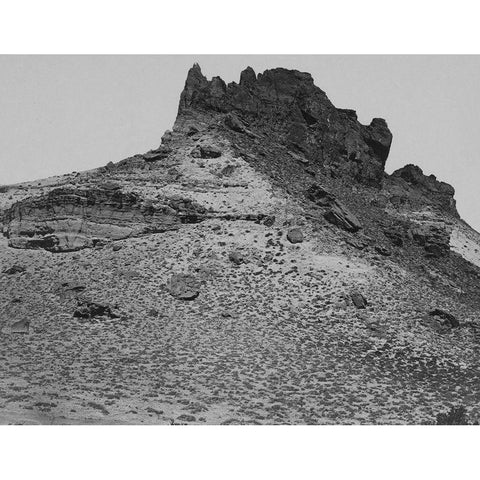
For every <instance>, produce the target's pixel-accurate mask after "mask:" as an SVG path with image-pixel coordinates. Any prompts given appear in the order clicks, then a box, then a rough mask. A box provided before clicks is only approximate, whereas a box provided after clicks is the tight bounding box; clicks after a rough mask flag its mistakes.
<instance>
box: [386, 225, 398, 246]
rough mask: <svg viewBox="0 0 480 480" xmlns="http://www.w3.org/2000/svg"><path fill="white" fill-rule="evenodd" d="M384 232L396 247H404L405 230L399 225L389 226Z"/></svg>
mask: <svg viewBox="0 0 480 480" xmlns="http://www.w3.org/2000/svg"><path fill="white" fill-rule="evenodd" d="M383 233H384V234H385V236H386V237H387V238H389V239H390V241H391V242H392V243H393V244H394V245H395V246H396V247H403V232H402V231H401V230H400V229H399V228H397V227H388V228H386V229H384V230H383Z"/></svg>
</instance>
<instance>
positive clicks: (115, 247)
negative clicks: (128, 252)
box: [112, 244, 122, 252]
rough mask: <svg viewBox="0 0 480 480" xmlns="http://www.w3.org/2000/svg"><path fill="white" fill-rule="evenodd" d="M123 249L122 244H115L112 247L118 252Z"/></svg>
mask: <svg viewBox="0 0 480 480" xmlns="http://www.w3.org/2000/svg"><path fill="white" fill-rule="evenodd" d="M121 249H122V246H121V245H118V244H115V245H114V246H113V247H112V250H113V251H114V252H118V251H119V250H121Z"/></svg>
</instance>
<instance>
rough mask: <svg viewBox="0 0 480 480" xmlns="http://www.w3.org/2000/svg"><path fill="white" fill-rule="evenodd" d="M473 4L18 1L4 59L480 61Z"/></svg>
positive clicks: (0, 43) (9, 17)
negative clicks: (367, 56) (473, 56)
mask: <svg viewBox="0 0 480 480" xmlns="http://www.w3.org/2000/svg"><path fill="white" fill-rule="evenodd" d="M477 4H478V2H475V1H469V0H456V1H455V2H452V1H445V0H437V1H426V0H402V1H401V2H400V1H398V2H394V1H390V2H388V1H386V0H361V1H360V0H330V1H321V0H316V1H313V0H295V1H294V2H293V1H291V0H289V1H286V0H276V1H272V0H263V1H262V0H241V1H237V2H227V1H226V0H202V1H199V0H196V1H195V0H181V1H178V0H170V1H168V2H167V1H158V0H156V1H153V0H136V1H125V0H115V1H111V0H82V1H81V2H66V1H65V0H42V1H34V0H29V1H26V0H16V1H15V2H9V3H8V4H7V2H2V4H1V10H0V53H67V54H73V53H123V54H128V53H129V54H140V53H143V54H146V53H149V54H154V53H175V54H178V53H200V52H204V53H214V54H220V53H222V54H233V53H242V54H247V53H252V54H256V53H261V54H267V53H268V54H276V53H278V54H300V53H301V54H319V53H330V54H332V53H337V54H340V53H350V54H351V53H387V54H392V53H444V54H446V53H455V54H458V53H479V39H478V18H479V15H478V6H477Z"/></svg>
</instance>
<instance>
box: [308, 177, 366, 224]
mask: <svg viewBox="0 0 480 480" xmlns="http://www.w3.org/2000/svg"><path fill="white" fill-rule="evenodd" d="M305 196H306V197H307V198H308V199H309V200H310V201H311V202H313V203H315V205H317V206H318V207H322V208H326V209H327V210H326V212H325V213H324V214H323V216H324V218H325V220H327V221H328V222H330V223H333V224H334V225H336V226H337V227H340V228H342V229H343V230H346V231H347V232H358V230H360V229H361V228H362V225H361V223H360V221H359V220H358V218H357V217H356V216H355V215H354V214H353V213H352V212H351V211H350V210H349V209H348V208H347V207H345V205H343V204H342V203H340V202H339V201H338V200H337V199H336V198H335V195H333V194H332V193H330V192H328V191H327V190H325V189H324V188H323V187H322V186H320V185H318V184H313V185H311V186H310V187H309V188H308V189H307V191H306V192H305Z"/></svg>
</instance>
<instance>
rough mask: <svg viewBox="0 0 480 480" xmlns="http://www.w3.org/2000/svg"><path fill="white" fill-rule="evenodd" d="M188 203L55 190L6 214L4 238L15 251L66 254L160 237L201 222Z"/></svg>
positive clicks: (93, 191) (202, 212) (112, 192)
mask: <svg viewBox="0 0 480 480" xmlns="http://www.w3.org/2000/svg"><path fill="white" fill-rule="evenodd" d="M205 214H206V211H205V209H204V208H203V207H201V206H200V205H198V204H196V203H195V202H193V201H191V200H189V199H183V198H177V197H175V198H168V199H162V200H159V201H155V202H153V201H150V200H145V199H143V198H142V197H140V196H139V195H137V194H135V193H127V192H122V191H121V190H120V189H110V188H90V189H68V188H58V189H55V190H52V191H50V192H49V193H48V194H46V195H43V196H39V197H30V198H27V199H25V200H22V201H20V202H17V203H16V204H14V205H13V206H12V207H11V208H10V209H8V210H7V211H6V212H5V217H4V235H5V236H6V237H7V238H8V239H9V246H11V247H14V248H32V249H36V248H43V249H45V250H49V251H51V252H68V251H74V250H79V249H82V248H85V247H93V246H95V245H96V244H98V243H102V242H104V241H106V240H120V239H123V238H127V237H132V236H137V235H141V234H144V233H152V232H163V231H167V230H172V229H176V228H178V226H179V225H180V224H182V223H196V222H199V221H201V220H202V219H203V218H204V217H205Z"/></svg>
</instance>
